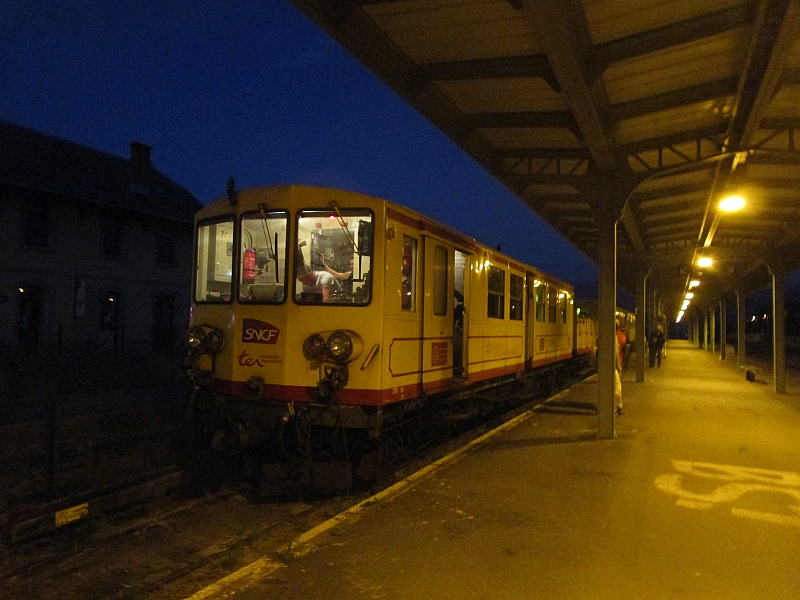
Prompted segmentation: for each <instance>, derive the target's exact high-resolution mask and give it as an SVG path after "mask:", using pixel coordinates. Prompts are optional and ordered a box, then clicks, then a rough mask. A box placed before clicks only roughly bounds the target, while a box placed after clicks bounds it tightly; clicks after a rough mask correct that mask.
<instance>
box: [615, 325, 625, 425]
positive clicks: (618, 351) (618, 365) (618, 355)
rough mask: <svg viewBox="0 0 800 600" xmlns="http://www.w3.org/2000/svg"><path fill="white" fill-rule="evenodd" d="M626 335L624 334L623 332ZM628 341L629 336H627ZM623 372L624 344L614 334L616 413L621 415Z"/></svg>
mask: <svg viewBox="0 0 800 600" xmlns="http://www.w3.org/2000/svg"><path fill="white" fill-rule="evenodd" d="M619 331H620V329H619V321H617V333H619ZM623 335H624V334H623ZM626 341H627V338H626ZM621 372H622V346H620V344H619V336H618V335H615V336H614V414H615V415H617V416H618V417H621V416H622V415H624V414H625V413H624V412H622V379H620V376H619V374H620V373H621Z"/></svg>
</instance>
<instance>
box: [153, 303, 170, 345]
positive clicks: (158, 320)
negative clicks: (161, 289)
mask: <svg viewBox="0 0 800 600" xmlns="http://www.w3.org/2000/svg"><path fill="white" fill-rule="evenodd" d="M174 319H175V298H174V297H172V296H170V295H168V294H164V295H161V296H156V297H155V298H154V299H153V349H154V350H172V348H173V343H174V341H175V322H174Z"/></svg>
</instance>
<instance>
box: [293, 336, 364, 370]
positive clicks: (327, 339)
mask: <svg viewBox="0 0 800 600" xmlns="http://www.w3.org/2000/svg"><path fill="white" fill-rule="evenodd" d="M363 348H364V342H363V341H362V340H361V336H359V335H358V334H357V333H356V332H354V331H350V330H347V329H337V330H336V331H323V332H320V333H313V334H311V335H310V336H308V337H307V338H306V339H305V341H304V342H303V354H304V355H305V357H306V358H307V359H308V360H318V361H320V362H332V363H336V364H339V365H343V364H345V363H348V362H350V361H353V360H355V359H357V358H358V357H359V355H360V354H361V351H362V350H363Z"/></svg>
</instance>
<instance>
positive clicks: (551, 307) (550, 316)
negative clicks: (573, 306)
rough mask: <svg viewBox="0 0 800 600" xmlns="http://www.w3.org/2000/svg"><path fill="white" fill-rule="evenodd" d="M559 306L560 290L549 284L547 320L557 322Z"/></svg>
mask: <svg viewBox="0 0 800 600" xmlns="http://www.w3.org/2000/svg"><path fill="white" fill-rule="evenodd" d="M557 306H558V290H557V289H556V288H555V287H554V286H552V285H548V286H547V322H548V323H555V322H556V312H557Z"/></svg>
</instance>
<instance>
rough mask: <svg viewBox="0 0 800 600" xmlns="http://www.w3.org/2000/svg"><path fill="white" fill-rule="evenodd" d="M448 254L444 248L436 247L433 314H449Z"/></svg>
mask: <svg viewBox="0 0 800 600" xmlns="http://www.w3.org/2000/svg"><path fill="white" fill-rule="evenodd" d="M448 258H449V257H448V252H447V248H445V247H444V246H436V249H435V250H434V258H433V314H435V315H438V316H442V315H446V314H447V304H448V297H447V265H448Z"/></svg>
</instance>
